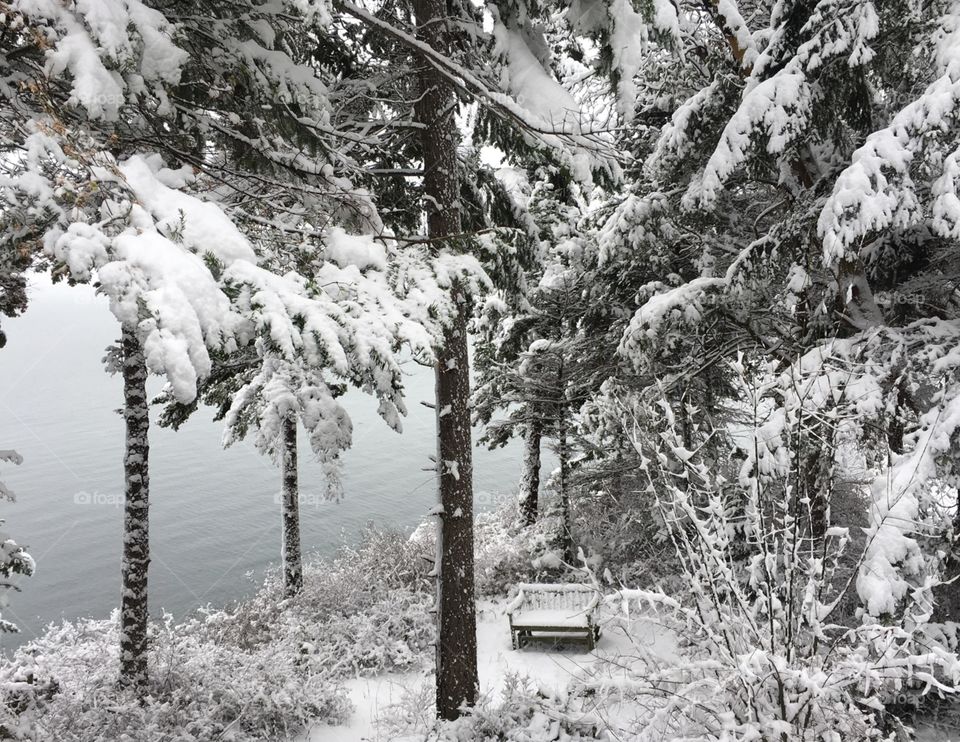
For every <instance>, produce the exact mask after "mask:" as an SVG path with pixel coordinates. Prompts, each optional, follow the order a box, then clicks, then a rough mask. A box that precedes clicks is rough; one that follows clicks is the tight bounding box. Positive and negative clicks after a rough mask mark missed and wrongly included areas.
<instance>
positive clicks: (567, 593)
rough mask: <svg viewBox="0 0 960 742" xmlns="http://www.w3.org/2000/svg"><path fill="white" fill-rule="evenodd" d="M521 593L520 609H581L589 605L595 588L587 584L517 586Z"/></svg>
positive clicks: (594, 593) (594, 594)
mask: <svg viewBox="0 0 960 742" xmlns="http://www.w3.org/2000/svg"><path fill="white" fill-rule="evenodd" d="M519 589H520V593H521V594H522V595H523V603H522V605H521V607H520V610H523V609H528V610H549V609H556V608H567V609H570V610H582V609H585V608H587V606H589V604H590V602H591V601H592V600H593V599H594V597H595V596H596V590H595V589H594V588H592V587H590V586H589V585H546V584H544V585H538V584H523V585H520V586H519Z"/></svg>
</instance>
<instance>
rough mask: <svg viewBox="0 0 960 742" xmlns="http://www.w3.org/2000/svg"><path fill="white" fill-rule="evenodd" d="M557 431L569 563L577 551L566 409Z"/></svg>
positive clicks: (565, 537) (566, 558)
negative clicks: (570, 486) (572, 509)
mask: <svg viewBox="0 0 960 742" xmlns="http://www.w3.org/2000/svg"><path fill="white" fill-rule="evenodd" d="M558 427H559V430H558V433H557V438H558V440H557V455H558V456H559V458H560V481H559V482H558V486H559V488H560V520H561V522H562V528H563V558H564V560H565V561H566V562H567V564H576V561H577V553H576V550H575V549H574V545H573V524H572V522H571V521H572V516H571V514H570V492H569V487H568V485H567V477H568V469H569V460H570V453H569V451H568V449H567V419H566V414H565V412H564V411H561V413H560V424H559V426H558Z"/></svg>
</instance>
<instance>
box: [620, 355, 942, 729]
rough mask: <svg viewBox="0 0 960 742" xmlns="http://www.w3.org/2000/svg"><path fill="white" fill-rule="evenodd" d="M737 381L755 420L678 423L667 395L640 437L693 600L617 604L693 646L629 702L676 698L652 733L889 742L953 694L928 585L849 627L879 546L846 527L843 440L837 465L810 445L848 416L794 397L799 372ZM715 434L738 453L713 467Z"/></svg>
mask: <svg viewBox="0 0 960 742" xmlns="http://www.w3.org/2000/svg"><path fill="white" fill-rule="evenodd" d="M737 373H738V374H740V375H741V379H742V380H743V382H744V394H743V398H742V399H741V400H739V402H740V403H741V405H742V407H743V408H745V409H746V410H747V411H748V412H749V415H748V419H747V420H746V421H741V422H738V423H737V424H734V425H730V426H728V427H727V428H726V429H720V430H717V429H708V428H705V427H702V426H700V425H698V424H697V423H695V422H693V423H691V422H690V421H689V420H688V421H687V422H686V425H684V426H681V425H680V424H679V423H678V418H679V414H678V413H676V411H675V410H674V409H673V408H672V406H671V405H670V404H668V403H666V402H665V401H664V402H662V406H661V409H662V413H663V414H662V416H661V418H660V419H661V421H662V422H661V424H660V426H659V428H658V429H657V430H655V431H651V430H646V429H641V428H640V427H638V428H637V429H635V431H634V441H635V445H636V446H637V449H638V452H639V453H640V455H641V458H642V461H643V468H644V472H645V474H646V476H647V484H648V487H647V490H648V492H649V493H650V494H651V496H652V498H653V500H654V502H655V507H656V508H657V510H658V512H659V513H660V516H661V518H662V520H663V522H664V524H665V526H666V528H667V532H668V534H669V538H670V541H671V543H672V545H673V548H674V550H675V552H676V556H677V560H678V562H679V564H680V567H681V577H682V579H683V581H684V583H685V585H686V590H685V591H684V592H683V593H681V594H679V595H678V594H668V593H666V592H665V591H663V590H650V591H648V590H629V589H624V590H621V591H620V592H619V593H618V594H617V596H616V597H615V598H614V599H613V600H612V602H614V604H619V605H620V606H621V607H622V608H623V610H624V611H629V610H631V609H633V608H635V607H636V606H637V604H642V605H649V606H651V607H653V608H654V609H656V610H663V611H664V612H665V613H667V614H669V615H671V616H672V617H673V619H674V620H676V621H677V622H679V623H680V624H681V625H682V626H684V627H685V631H686V633H687V634H688V636H689V637H690V640H691V646H692V649H691V658H690V660H689V661H687V662H682V663H677V664H676V665H674V666H671V667H665V668H662V669H661V670H660V671H658V672H653V673H645V674H644V675H643V676H642V677H637V678H634V680H633V684H632V685H631V684H630V683H627V685H626V686H624V685H623V684H621V685H620V686H619V688H618V692H623V691H624V689H625V687H629V689H630V690H632V691H633V692H635V693H637V694H638V695H646V694H652V695H659V696H660V697H661V699H663V698H669V703H667V704H665V705H664V706H662V707H661V708H660V710H659V711H658V712H657V714H656V716H655V717H654V719H653V721H652V723H650V724H649V725H648V726H647V728H646V730H645V731H644V733H643V736H642V737H641V738H642V739H661V738H663V735H667V736H671V735H673V736H680V737H684V738H687V737H696V738H697V739H703V740H720V739H724V740H739V739H743V740H746V739H751V740H752V739H762V740H782V739H790V740H814V739H816V740H821V739H822V740H830V741H831V742H832V741H837V742H839V740H846V739H862V740H866V739H880V738H886V737H887V735H888V734H889V733H890V732H892V731H895V730H897V729H900V728H901V727H903V726H904V723H905V720H903V719H900V718H898V716H897V713H896V704H898V703H899V704H900V705H901V706H902V705H903V703H902V700H903V698H905V697H911V698H919V697H920V696H922V695H925V694H932V695H934V696H936V695H940V694H946V695H950V694H952V693H954V692H956V690H957V686H958V682H960V661H958V658H957V656H956V654H955V653H954V652H953V651H951V650H949V649H948V648H947V647H946V646H945V645H943V644H938V643H937V642H935V641H933V640H932V636H933V632H932V631H930V630H929V629H930V625H929V620H930V615H931V613H930V608H931V604H930V600H929V598H928V593H929V590H928V589H927V588H917V589H916V590H915V591H913V592H912V593H910V594H906V595H904V596H903V603H904V605H903V607H902V610H901V612H899V613H898V614H896V615H889V614H888V615H887V616H886V617H885V620H884V621H882V622H881V621H878V620H877V619H875V618H873V617H872V616H871V615H870V614H869V613H868V612H866V611H860V613H859V616H858V617H859V619H860V621H859V623H855V622H852V621H849V622H845V621H844V620H841V618H846V619H849V618H850V617H849V616H846V617H842V616H841V610H840V609H841V607H842V606H844V605H845V604H847V605H848V604H849V596H850V595H851V594H852V593H853V592H854V591H855V589H856V581H857V577H858V574H860V570H861V568H862V567H863V565H864V563H865V560H867V559H868V558H869V555H870V554H871V553H873V551H875V549H876V544H875V541H876V538H877V537H876V536H875V535H873V536H872V537H871V539H870V540H869V541H868V543H866V544H864V543H863V542H862V541H861V542H859V543H858V542H855V541H853V540H852V539H851V536H850V530H851V529H850V528H849V527H848V525H847V524H838V522H837V521H836V520H835V517H836V514H834V513H832V510H831V504H832V503H833V502H834V501H835V500H836V499H837V496H838V493H837V491H836V490H835V485H834V483H835V482H836V481H838V480H842V477H840V476H838V469H842V468H843V467H844V466H845V465H846V463H847V462H845V461H844V460H843V457H842V456H838V455H837V449H836V448H834V447H833V444H831V445H830V446H827V447H826V448H825V450H826V451H832V454H831V455H827V456H826V458H825V459H824V458H823V456H822V455H821V457H820V460H815V459H814V458H812V457H810V456H809V455H807V451H808V446H809V445H811V443H812V439H813V437H814V436H822V435H824V434H825V431H830V435H833V434H834V433H835V432H836V431H838V430H842V429H843V422H844V420H843V419H842V417H841V416H840V415H838V414H835V413H836V408H835V409H834V413H833V414H831V412H830V411H828V410H825V409H823V408H821V407H818V408H816V409H815V410H814V408H813V407H812V406H813V405H814V404H815V402H816V395H810V396H807V395H806V394H805V393H799V394H797V395H796V396H791V394H790V393H788V392H789V390H794V391H796V390H797V389H801V390H802V389H803V386H802V384H800V383H799V382H798V379H797V378H795V377H793V376H792V375H791V374H790V373H787V374H778V375H773V376H767V377H765V378H763V375H762V374H761V377H762V378H763V381H762V382H761V383H760V385H759V386H760V392H758V393H753V394H751V391H750V389H748V388H746V386H747V382H746V373H745V370H744V369H743V367H739V368H738V369H737ZM814 411H815V412H816V414H813V412H814ZM625 414H627V415H629V410H625ZM715 438H721V439H725V440H726V442H727V445H729V447H730V451H731V452H735V451H739V452H740V454H741V458H740V459H739V460H737V459H732V457H729V456H728V457H726V458H722V459H721V458H718V457H716V456H715V449H714V448H713V447H711V446H708V445H706V443H707V441H709V440H711V439H715ZM821 442H822V441H821ZM818 450H819V449H818ZM731 460H732V461H734V462H736V463H737V465H738V470H737V468H734V470H733V472H732V473H731ZM811 466H816V467H817V472H818V473H819V474H823V476H816V477H814V476H812V474H811V472H810V471H809V470H808V468H809V467H811ZM868 533H869V532H868ZM852 544H855V548H856V551H857V553H855V554H854V558H853V559H852V560H851V559H850V558H849V556H847V555H846V553H847V552H848V550H850V549H851V546H852Z"/></svg>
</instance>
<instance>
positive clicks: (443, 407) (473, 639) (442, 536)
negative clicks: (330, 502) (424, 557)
mask: <svg viewBox="0 0 960 742" xmlns="http://www.w3.org/2000/svg"><path fill="white" fill-rule="evenodd" d="M414 11H415V14H416V18H417V38H418V39H420V40H421V41H423V42H425V43H426V44H429V45H430V46H431V47H432V48H433V49H435V50H436V51H438V52H440V53H441V54H445V53H447V50H448V33H449V32H448V30H447V29H446V24H445V22H444V19H445V17H446V16H447V5H446V2H445V1H444V0H414ZM420 64H421V67H420V71H419V82H420V98H419V99H418V100H417V104H416V117H417V121H418V122H419V123H421V124H423V125H424V128H423V129H422V133H421V140H420V141H421V144H422V147H423V170H424V176H423V191H424V193H423V197H424V204H425V208H426V211H427V228H428V233H429V236H430V239H431V240H433V241H434V244H436V245H438V247H439V248H440V249H443V248H450V247H452V245H451V244H449V243H448V242H446V241H445V238H450V237H454V236H455V235H458V234H459V233H460V230H461V224H460V200H459V195H460V183H459V178H458V175H457V144H458V143H459V141H460V134H459V131H458V129H457V124H456V120H455V114H456V110H457V99H456V95H455V94H454V90H453V87H452V86H451V85H450V83H449V82H447V81H446V80H445V78H444V77H443V76H441V75H440V74H438V73H437V72H436V70H435V69H434V68H433V67H432V66H430V64H429V62H427V61H426V60H425V59H421V60H420ZM451 295H452V297H453V300H454V301H455V302H456V304H457V307H458V313H457V318H456V320H455V322H454V324H453V326H452V327H450V328H449V329H447V330H446V331H445V332H444V337H443V347H442V348H440V349H439V350H438V352H437V367H436V396H437V400H436V409H437V480H438V486H439V496H440V505H441V506H442V513H441V514H440V519H441V520H440V528H439V529H438V552H439V559H440V563H439V568H438V570H437V576H438V578H437V605H436V611H437V629H438V631H437V645H436V681H437V715H438V716H439V717H440V718H442V719H456V718H457V717H458V716H459V715H460V708H461V707H462V706H472V705H473V704H474V703H475V702H476V698H477V687H478V682H477V623H476V620H477V619H476V613H475V608H474V584H473V581H474V575H473V461H472V451H471V442H470V433H471V430H470V408H469V401H470V365H469V356H468V349H467V311H468V305H469V301H468V300H469V297H468V296H467V295H466V293H465V291H464V289H463V287H462V286H459V285H454V286H453V287H452V289H451Z"/></svg>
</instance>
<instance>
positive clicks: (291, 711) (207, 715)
mask: <svg viewBox="0 0 960 742" xmlns="http://www.w3.org/2000/svg"><path fill="white" fill-rule="evenodd" d="M118 631H119V625H118V616H117V613H116V612H115V613H114V615H113V617H112V618H111V619H109V620H89V619H85V620H79V621H76V622H73V623H70V622H64V623H63V624H61V625H60V626H51V627H50V629H49V630H48V631H47V633H46V634H44V635H43V636H42V637H40V638H39V639H36V640H34V641H32V642H30V643H28V644H26V645H25V646H23V647H22V648H21V649H19V650H18V651H17V652H16V654H15V655H14V657H13V659H12V661H11V662H10V663H9V664H8V665H7V667H6V668H4V670H3V676H4V677H3V683H2V691H0V693H2V696H0V697H2V700H3V705H2V706H0V712H2V714H3V716H4V717H5V721H6V722H7V723H6V724H5V725H4V726H5V728H6V729H7V732H8V736H9V738H12V739H28V740H34V739H36V740H54V739H56V740H62V741H63V742H71V741H74V740H75V741H76V742H117V740H125V741H127V742H140V741H142V742H155V741H156V740H161V739H170V740H173V739H176V740H178V741H182V742H189V741H191V740H197V742H201V741H203V742H208V741H209V740H212V739H224V740H234V742H242V741H246V740H250V741H251V742H252V741H253V740H264V739H278V740H279V739H285V738H288V737H292V736H293V735H294V734H295V733H297V732H298V731H299V729H301V728H302V726H303V725H304V724H305V723H306V722H307V721H308V720H317V719H326V720H330V721H331V722H337V721H340V720H342V719H344V718H345V717H346V716H347V715H348V713H349V711H350V706H349V701H347V699H346V697H345V695H344V694H343V692H342V690H341V689H340V688H339V687H338V685H337V683H336V682H335V681H334V680H333V679H332V674H331V673H329V672H324V671H323V670H322V668H316V667H311V668H309V671H307V669H306V668H304V667H303V666H302V665H301V663H300V662H299V657H298V655H297V653H296V652H291V651H289V650H288V648H287V647H285V646H284V645H282V644H265V645H262V646H261V647H259V648H257V649H256V650H253V651H242V650H238V649H237V648H236V647H230V646H224V645H220V644H217V643H215V642H211V641H207V640H205V639H204V638H202V637H201V636H199V635H198V633H197V632H194V631H189V630H187V631H185V630H184V628H183V626H180V625H178V624H176V623H174V622H173V620H172V618H171V617H169V616H167V617H166V619H165V621H163V622H162V623H154V624H152V626H151V645H152V647H153V649H154V651H153V652H152V654H151V680H150V685H149V687H148V689H147V693H146V696H145V697H144V699H143V700H142V702H141V701H138V699H137V698H136V697H135V695H134V694H132V693H130V692H129V691H122V690H120V689H119V688H118V687H117V684H116V677H117V667H118V665H119V657H118V650H117V648H118V646H119V638H118V636H117V634H118Z"/></svg>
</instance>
